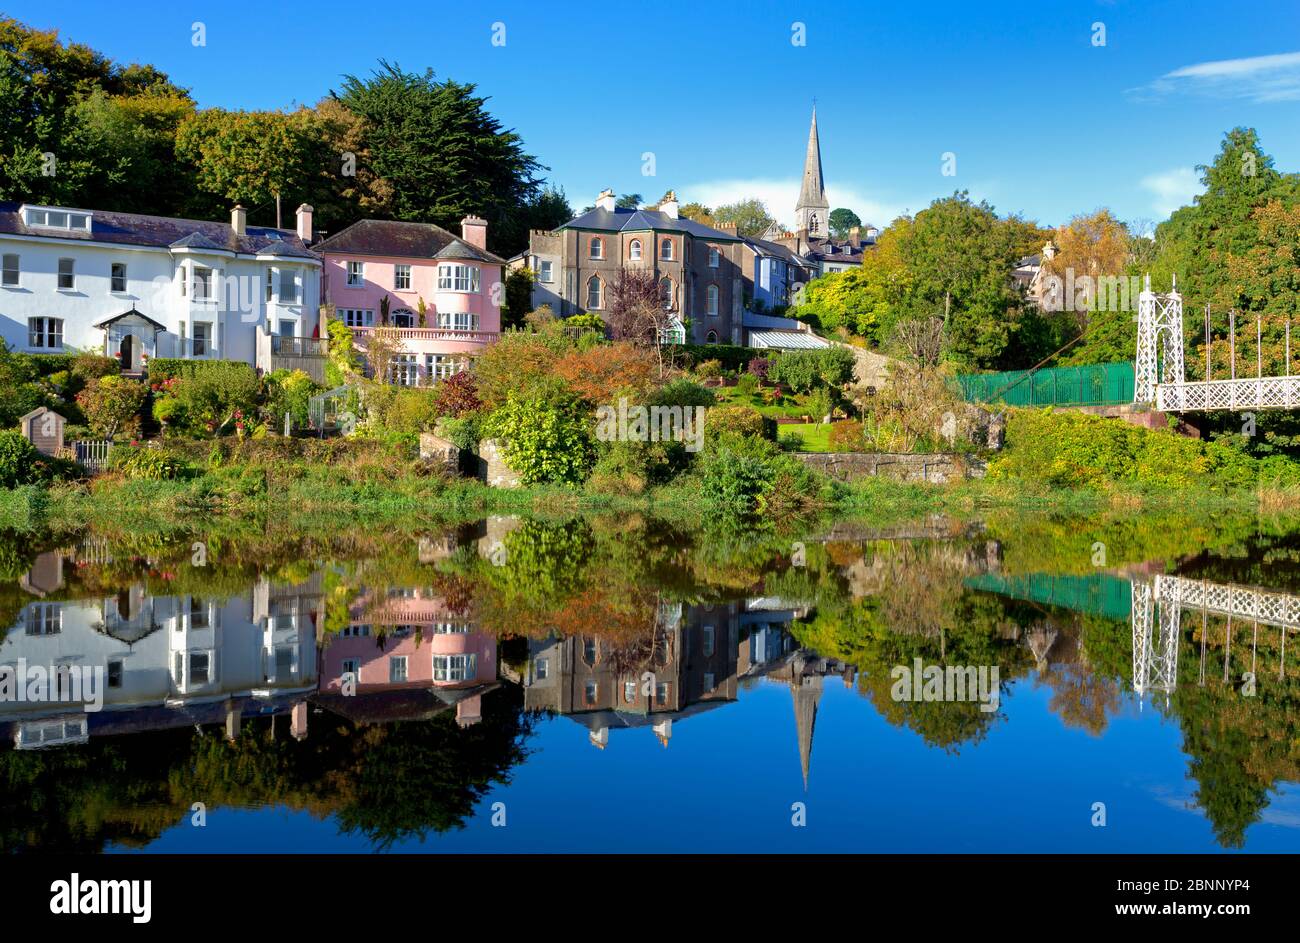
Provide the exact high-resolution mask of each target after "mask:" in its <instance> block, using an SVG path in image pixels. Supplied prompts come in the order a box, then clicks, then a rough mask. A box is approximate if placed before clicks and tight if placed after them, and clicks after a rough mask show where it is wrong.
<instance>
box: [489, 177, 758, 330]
mask: <svg viewBox="0 0 1300 943" xmlns="http://www.w3.org/2000/svg"><path fill="white" fill-rule="evenodd" d="M614 203H615V201H614V193H613V191H612V190H605V191H604V192H602V193H601V194H600V196H599V197H598V198H597V199H596V206H595V208H593V209H592V210H590V211H589V212H587V213H583V214H582V215H581V216H578V217H576V218H574V219H571V220H569V222H567V223H565V224H564V225H563V226H561V227H559V228H558V229H556V230H554V231H551V232H547V231H546V230H533V231H532V233H530V235H529V246H528V251H527V252H524V253H522V254H520V255H518V256H516V257H515V258H513V259H511V260H510V266H511V267H512V268H520V267H527V268H530V269H532V270H533V272H534V275H535V278H534V283H533V307H534V308H539V307H541V306H542V305H549V306H550V308H551V310H552V311H554V312H555V314H557V315H559V316H561V317H569V316H570V315H573V314H579V313H583V312H592V313H596V314H600V315H602V316H607V315H606V312H607V310H608V307H609V304H610V289H611V288H612V287H613V285H614V283H615V281H616V280H617V279H618V275H619V272H620V271H621V270H622V269H625V268H626V269H631V270H638V271H646V270H649V271H653V272H654V273H655V275H656V276H657V278H658V280H659V282H660V285H661V288H662V293H663V296H664V304H665V306H666V307H667V308H668V310H669V311H671V312H672V313H673V315H674V317H675V318H676V319H677V320H678V321H679V322H680V323H682V324H689V325H690V337H689V338H687V339H688V340H689V341H690V342H691V343H696V344H739V343H742V342H743V325H742V313H743V311H744V309H745V306H746V302H747V300H748V299H747V298H746V284H747V283H750V280H751V279H752V275H751V274H750V269H751V268H752V262H751V259H752V253H751V252H750V250H749V249H748V248H747V247H746V246H745V243H744V241H743V240H742V239H740V238H739V237H738V236H737V235H736V231H735V228H734V227H725V228H715V227H711V226H705V225H703V224H701V223H697V222H695V221H694V220H690V219H686V218H684V217H679V216H678V214H677V208H678V203H677V197H676V195H675V194H673V193H671V192H670V193H669V194H668V196H667V197H666V198H665V199H664V200H663V201H662V202H661V203H660V204H659V205H658V206H657V207H655V208H654V209H627V208H621V207H616V206H615V205H614Z"/></svg>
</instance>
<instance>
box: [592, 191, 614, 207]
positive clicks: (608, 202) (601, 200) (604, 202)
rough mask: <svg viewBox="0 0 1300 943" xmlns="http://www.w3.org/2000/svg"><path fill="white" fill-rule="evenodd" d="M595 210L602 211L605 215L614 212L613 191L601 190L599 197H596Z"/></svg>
mask: <svg viewBox="0 0 1300 943" xmlns="http://www.w3.org/2000/svg"><path fill="white" fill-rule="evenodd" d="M596 209H598V210H604V211H605V212H606V213H612V212H614V191H613V190H601V191H600V196H598V197H596Z"/></svg>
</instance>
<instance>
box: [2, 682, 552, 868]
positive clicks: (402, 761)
mask: <svg viewBox="0 0 1300 943" xmlns="http://www.w3.org/2000/svg"><path fill="white" fill-rule="evenodd" d="M521 706H522V695H521V693H520V692H519V690H518V689H516V688H505V689H499V690H497V691H494V692H492V693H490V694H489V695H487V696H485V697H484V699H483V717H482V720H481V721H480V722H479V723H477V724H474V725H473V726H470V727H467V728H464V729H460V728H459V727H458V726H457V725H456V721H455V716H454V715H455V712H454V711H451V710H447V711H443V712H442V713H440V714H438V715H437V716H435V717H434V718H432V719H430V720H420V721H398V722H395V723H391V724H384V725H374V726H367V727H360V728H358V727H353V726H351V725H349V724H346V723H344V722H342V721H334V720H327V719H325V718H327V717H328V716H329V715H319V716H321V722H320V723H319V724H318V725H317V727H316V728H315V729H313V730H312V732H311V735H310V736H309V737H308V738H307V739H306V740H303V741H296V740H286V739H270V738H269V737H267V736H266V732H265V731H266V728H265V726H264V725H262V724H261V723H260V722H250V723H248V724H245V727H244V733H243V735H242V736H241V737H240V738H239V740H238V741H236V742H235V743H229V742H227V741H226V740H224V739H223V738H221V737H219V736H216V735H214V734H212V733H211V732H209V733H208V735H206V736H199V735H196V734H194V733H193V732H192V731H191V730H189V729H188V728H185V729H179V730H166V731H158V732H151V733H143V734H136V735H132V736H126V737H113V738H107V739H104V740H99V739H92V740H91V742H90V743H89V744H86V745H85V746H82V747H77V748H65V749H53V750H44V751H39V752H21V751H13V750H9V751H6V752H4V753H0V783H3V786H2V787H0V848H3V850H5V851H9V852H13V851H22V850H25V849H36V848H39V849H40V850H42V851H47V852H50V851H100V850H102V849H103V848H104V847H105V846H106V845H107V844H109V843H114V842H115V843H125V844H132V845H143V844H146V843H148V842H150V841H152V840H154V839H155V838H157V837H158V836H159V835H160V834H161V833H162V832H163V831H164V830H165V829H167V828H169V827H171V826H173V825H175V824H177V823H178V822H182V821H185V820H186V818H187V816H188V815H189V811H190V805H191V803H193V802H195V801H202V802H204V803H205V804H206V805H207V806H208V810H209V811H211V810H213V809H215V808H218V807H221V806H234V807H242V808H248V807H257V806H263V805H280V806H284V807H287V808H290V809H304V810H307V811H309V812H311V813H312V814H313V815H316V816H318V817H322V818H323V817H327V816H332V817H334V819H335V820H336V821H337V822H338V824H339V826H340V828H341V829H342V830H343V831H344V832H346V833H351V834H356V835H358V836H360V837H361V838H363V839H364V840H366V841H367V842H369V843H370V844H372V845H374V846H376V847H379V848H386V847H389V846H390V845H392V844H394V843H396V842H400V841H406V840H409V839H411V838H419V839H421V840H423V839H424V837H425V836H426V835H428V834H429V833H430V832H443V831H448V830H450V829H453V828H462V827H463V826H464V824H465V822H466V820H467V819H468V818H469V817H471V816H472V815H473V814H474V808H475V806H476V805H477V804H478V803H479V801H480V800H481V799H482V798H483V796H484V795H485V794H486V793H487V792H488V791H490V790H491V789H492V788H494V787H496V786H499V785H502V784H505V783H507V782H509V778H510V770H511V768H512V767H514V766H516V765H517V764H519V763H520V762H522V761H523V760H524V758H525V756H526V751H525V747H524V743H525V741H526V740H527V738H528V737H529V735H530V734H531V730H532V727H531V724H532V721H531V720H530V719H529V718H528V717H527V716H526V715H524V714H523V713H522V711H521ZM281 723H283V720H282V721H281Z"/></svg>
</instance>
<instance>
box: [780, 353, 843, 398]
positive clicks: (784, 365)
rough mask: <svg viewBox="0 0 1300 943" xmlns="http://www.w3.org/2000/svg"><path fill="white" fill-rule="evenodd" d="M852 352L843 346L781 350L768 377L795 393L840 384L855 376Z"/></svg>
mask: <svg viewBox="0 0 1300 943" xmlns="http://www.w3.org/2000/svg"><path fill="white" fill-rule="evenodd" d="M853 365H854V359H853V354H852V352H850V351H848V350H846V349H845V348H843V347H838V346H836V347H825V348H822V349H820V350H796V351H790V352H788V353H784V354H782V355H781V356H780V357H778V358H777V359H776V361H775V362H774V363H773V364H772V366H771V367H770V369H769V370H768V378H769V379H770V380H772V381H773V382H776V383H783V384H785V385H786V386H788V387H789V388H790V389H791V390H793V391H794V392H796V393H807V392H808V391H809V390H812V389H814V388H815V387H819V386H830V387H839V386H843V385H844V384H845V383H847V382H848V381H849V380H851V379H852V378H853Z"/></svg>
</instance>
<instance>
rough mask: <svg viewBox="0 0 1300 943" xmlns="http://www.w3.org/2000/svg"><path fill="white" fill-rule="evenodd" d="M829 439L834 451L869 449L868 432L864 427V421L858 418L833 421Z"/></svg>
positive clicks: (862, 450) (863, 450)
mask: <svg viewBox="0 0 1300 943" xmlns="http://www.w3.org/2000/svg"><path fill="white" fill-rule="evenodd" d="M829 441H830V449H831V451H832V452H865V451H867V438H866V433H865V431H864V430H863V428H862V423H861V422H858V421H857V420H856V419H848V420H845V421H844V422H835V423H831V432H830V437H829Z"/></svg>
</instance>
